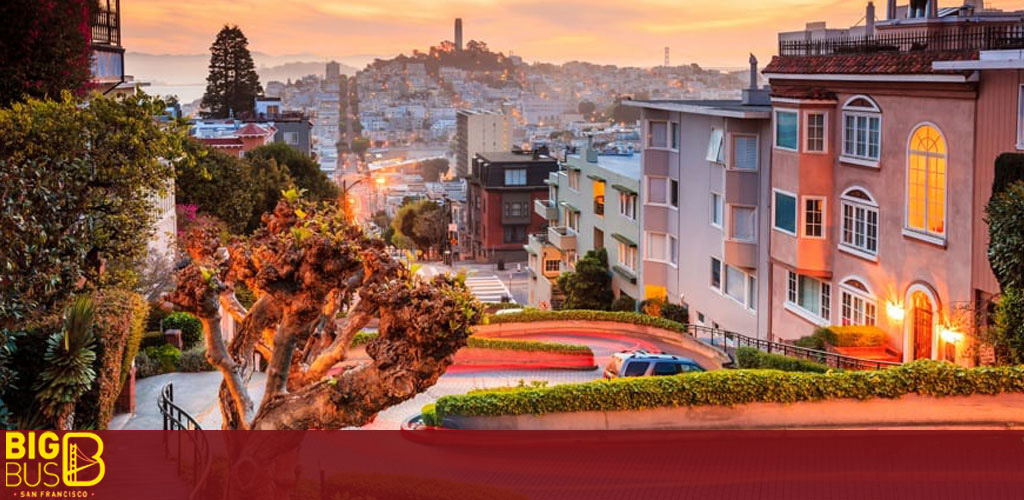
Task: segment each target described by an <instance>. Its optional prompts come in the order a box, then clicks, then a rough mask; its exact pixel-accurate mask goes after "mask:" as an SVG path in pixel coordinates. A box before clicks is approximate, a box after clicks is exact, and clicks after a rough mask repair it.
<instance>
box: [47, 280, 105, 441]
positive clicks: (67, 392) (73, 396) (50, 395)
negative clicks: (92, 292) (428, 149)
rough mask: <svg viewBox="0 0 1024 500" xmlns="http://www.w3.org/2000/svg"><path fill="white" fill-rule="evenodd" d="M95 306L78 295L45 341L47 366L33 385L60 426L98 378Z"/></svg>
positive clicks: (53, 421) (52, 419)
mask: <svg viewBox="0 0 1024 500" xmlns="http://www.w3.org/2000/svg"><path fill="white" fill-rule="evenodd" d="M95 315H96V309H95V307H94V306H93V303H92V300H91V299H90V298H89V297H87V296H84V295H83V296H79V297H78V298H77V299H75V301H74V303H72V304H71V306H70V307H68V310H67V312H66V313H65V315H64V327H63V329H62V330H61V331H60V332H57V333H54V334H52V335H50V337H49V339H47V341H46V356H45V357H44V358H43V360H44V362H45V363H46V367H45V368H44V369H43V371H42V373H40V374H39V379H38V380H37V381H36V384H35V386H34V387H33V389H34V390H35V391H36V402H37V403H38V404H39V409H40V411H41V412H42V413H43V415H45V416H46V418H47V419H48V420H49V421H50V422H51V424H52V425H55V426H56V427H57V428H66V427H63V423H65V422H66V421H67V418H68V417H69V416H73V413H72V412H73V409H74V405H75V402H77V401H78V398H80V397H81V396H82V395H83V394H85V392H86V391H88V390H89V388H90V387H92V384H93V382H94V381H95V379H96V371H95V370H94V369H93V363H94V362H95V361H96V352H95V350H94V349H95V335H93V321H94V318H95Z"/></svg>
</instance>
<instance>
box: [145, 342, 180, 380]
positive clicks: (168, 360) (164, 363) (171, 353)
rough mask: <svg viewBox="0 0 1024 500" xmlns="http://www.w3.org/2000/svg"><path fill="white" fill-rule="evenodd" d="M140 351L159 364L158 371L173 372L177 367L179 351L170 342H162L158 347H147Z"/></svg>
mask: <svg viewBox="0 0 1024 500" xmlns="http://www.w3.org/2000/svg"><path fill="white" fill-rule="evenodd" d="M142 352H143V354H145V355H146V356H147V357H148V358H150V359H152V360H154V361H156V362H157V364H158V365H159V366H160V373H167V372H173V371H175V370H177V369H178V362H179V361H180V360H181V351H179V350H178V348H177V347H174V346H173V345H171V344H164V345H162V346H160V347H147V348H146V349H145V350H143V351H142Z"/></svg>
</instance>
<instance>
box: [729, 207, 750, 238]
mask: <svg viewBox="0 0 1024 500" xmlns="http://www.w3.org/2000/svg"><path fill="white" fill-rule="evenodd" d="M754 228H755V225H754V209H753V208H748V207H733V208H732V237H733V239H736V240H740V241H754V240H755V231H754Z"/></svg>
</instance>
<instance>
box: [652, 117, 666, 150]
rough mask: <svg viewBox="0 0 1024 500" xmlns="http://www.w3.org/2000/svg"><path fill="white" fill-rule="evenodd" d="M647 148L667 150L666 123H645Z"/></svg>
mask: <svg viewBox="0 0 1024 500" xmlns="http://www.w3.org/2000/svg"><path fill="white" fill-rule="evenodd" d="M647 146H648V147H652V148H667V147H668V146H669V143H668V122H662V121H649V122H647Z"/></svg>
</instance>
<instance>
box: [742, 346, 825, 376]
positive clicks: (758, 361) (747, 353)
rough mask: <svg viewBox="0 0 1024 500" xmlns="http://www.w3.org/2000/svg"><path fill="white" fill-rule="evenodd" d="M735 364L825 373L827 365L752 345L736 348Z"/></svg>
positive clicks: (746, 366) (752, 367) (788, 370)
mask: <svg viewBox="0 0 1024 500" xmlns="http://www.w3.org/2000/svg"><path fill="white" fill-rule="evenodd" d="M736 364H737V365H738V367H739V368H750V369H757V368H760V369H769V370H782V371H784V372H814V373H825V372H827V371H828V370H829V367H827V366H825V365H823V364H820V363H815V362H813V361H807V360H805V359H798V358H793V357H790V356H783V355H781V354H772V353H767V352H762V351H759V350H757V349H755V348H753V347H740V348H738V349H736Z"/></svg>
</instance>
